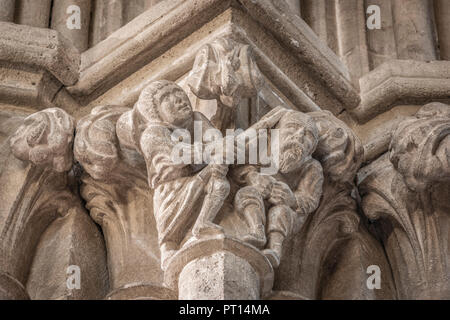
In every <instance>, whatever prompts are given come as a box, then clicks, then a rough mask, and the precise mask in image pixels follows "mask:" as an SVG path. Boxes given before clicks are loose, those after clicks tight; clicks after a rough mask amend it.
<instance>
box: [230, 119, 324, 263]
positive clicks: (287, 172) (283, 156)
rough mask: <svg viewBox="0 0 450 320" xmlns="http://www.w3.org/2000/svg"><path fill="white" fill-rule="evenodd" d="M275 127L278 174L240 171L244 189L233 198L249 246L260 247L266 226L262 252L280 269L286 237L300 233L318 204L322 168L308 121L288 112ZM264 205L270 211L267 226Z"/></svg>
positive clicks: (249, 169)
mask: <svg viewBox="0 0 450 320" xmlns="http://www.w3.org/2000/svg"><path fill="white" fill-rule="evenodd" d="M276 129H279V130H280V144H279V170H280V172H279V173H278V174H276V175H275V176H268V175H263V174H261V173H259V172H258V169H257V168H256V167H250V166H247V167H245V168H243V169H238V170H242V172H243V177H241V181H242V180H243V181H245V183H246V185H247V186H246V187H243V188H242V189H240V190H239V191H238V193H237V194H236V197H235V205H236V208H237V210H238V211H239V212H240V213H241V214H242V215H243V216H244V218H245V219H246V221H247V222H248V224H249V226H250V227H251V231H250V234H249V235H248V236H246V237H245V240H246V241H247V242H249V243H251V244H253V245H255V246H257V247H260V248H261V247H264V245H265V244H266V230H265V229H266V228H267V235H268V239H267V247H266V250H264V252H265V254H266V256H267V257H268V258H269V260H270V261H271V263H272V265H273V266H274V267H277V266H278V265H279V262H280V258H281V252H282V246H283V241H284V239H285V238H286V237H287V236H289V235H290V234H291V233H292V232H296V231H298V230H300V228H301V226H302V225H303V222H304V221H305V219H306V216H307V215H308V214H309V213H311V212H313V211H314V210H315V209H316V208H317V206H318V205H319V201H320V197H321V194H322V183H323V172H322V166H321V165H320V163H319V162H318V161H317V160H315V159H313V158H312V157H311V155H312V154H313V152H314V151H315V149H316V146H317V141H318V130H317V128H316V126H315V124H314V122H313V121H312V119H311V118H310V117H309V116H308V115H306V114H304V113H301V112H296V111H286V113H285V115H284V116H283V117H282V118H281V120H280V121H279V123H278V124H277V125H276ZM264 202H266V205H267V207H269V212H268V217H267V220H268V221H267V223H266V216H265V207H266V205H265V203H264Z"/></svg>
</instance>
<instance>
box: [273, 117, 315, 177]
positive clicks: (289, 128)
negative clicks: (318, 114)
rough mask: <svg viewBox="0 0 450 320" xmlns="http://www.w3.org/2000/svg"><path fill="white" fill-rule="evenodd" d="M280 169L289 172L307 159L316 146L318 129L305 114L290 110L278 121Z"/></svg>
mask: <svg viewBox="0 0 450 320" xmlns="http://www.w3.org/2000/svg"><path fill="white" fill-rule="evenodd" d="M276 128H277V129H279V130H280V144H279V146H280V150H279V155H280V171H281V172H282V173H289V172H292V171H293V170H296V169H298V168H299V167H301V166H302V165H303V163H304V162H305V161H306V160H308V159H309V158H310V157H311V155H312V153H313V152H314V150H315V149H316V146H317V141H318V130H317V127H316V125H315V124H314V122H313V120H312V119H311V117H309V116H308V115H307V114H305V113H302V112H298V111H290V112H287V113H286V114H285V115H284V116H283V117H282V118H281V120H280V121H279V123H278V125H277V127H276Z"/></svg>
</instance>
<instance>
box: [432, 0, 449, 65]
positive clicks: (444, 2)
mask: <svg viewBox="0 0 450 320" xmlns="http://www.w3.org/2000/svg"><path fill="white" fill-rule="evenodd" d="M434 9H435V16H436V24H437V31H438V38H439V48H440V55H441V60H450V1H448V0H435V1H434Z"/></svg>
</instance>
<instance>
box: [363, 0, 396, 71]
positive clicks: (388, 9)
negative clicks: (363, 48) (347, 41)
mask: <svg viewBox="0 0 450 320" xmlns="http://www.w3.org/2000/svg"><path fill="white" fill-rule="evenodd" d="M391 1H392V0H366V1H365V11H367V8H368V7H369V6H371V5H376V6H378V7H380V19H381V29H372V30H370V29H366V34H367V46H368V52H369V64H370V69H374V68H376V67H378V66H379V65H380V64H382V63H384V62H385V61H388V60H391V59H397V48H396V45H395V34H394V20H393V18H392V3H391ZM367 17H368V16H367V15H366V19H367Z"/></svg>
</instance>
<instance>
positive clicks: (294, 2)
mask: <svg viewBox="0 0 450 320" xmlns="http://www.w3.org/2000/svg"><path fill="white" fill-rule="evenodd" d="M286 2H287V3H288V4H289V6H290V7H291V9H292V12H294V13H295V14H296V15H298V16H300V15H301V9H300V0H286Z"/></svg>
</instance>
